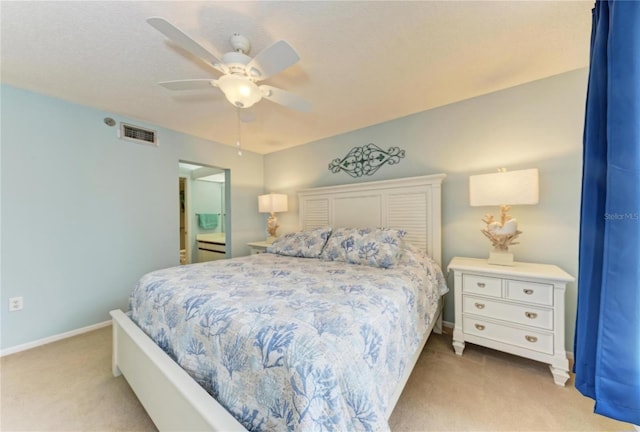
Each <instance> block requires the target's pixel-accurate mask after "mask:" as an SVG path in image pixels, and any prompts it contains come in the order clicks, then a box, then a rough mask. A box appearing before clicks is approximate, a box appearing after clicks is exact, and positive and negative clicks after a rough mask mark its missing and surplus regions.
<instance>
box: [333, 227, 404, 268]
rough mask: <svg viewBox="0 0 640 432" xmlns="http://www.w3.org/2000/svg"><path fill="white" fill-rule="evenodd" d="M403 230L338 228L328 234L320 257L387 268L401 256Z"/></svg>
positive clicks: (393, 264)
mask: <svg viewBox="0 0 640 432" xmlns="http://www.w3.org/2000/svg"><path fill="white" fill-rule="evenodd" d="M404 235H405V231H402V230H397V229H392V228H360V229H357V228H338V229H336V230H334V231H333V233H331V237H329V241H327V245H326V246H325V248H324V251H323V252H322V255H321V258H324V259H328V260H331V261H344V262H348V263H351V264H364V265H369V266H372V267H380V268H389V267H393V266H395V265H396V264H397V263H398V260H399V259H400V256H401V255H402V249H403V243H402V237H404Z"/></svg>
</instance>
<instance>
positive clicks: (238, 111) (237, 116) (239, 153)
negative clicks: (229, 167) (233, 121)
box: [236, 108, 242, 156]
mask: <svg viewBox="0 0 640 432" xmlns="http://www.w3.org/2000/svg"><path fill="white" fill-rule="evenodd" d="M236 118H237V120H238V140H237V141H236V147H237V148H238V156H242V148H241V147H240V108H236Z"/></svg>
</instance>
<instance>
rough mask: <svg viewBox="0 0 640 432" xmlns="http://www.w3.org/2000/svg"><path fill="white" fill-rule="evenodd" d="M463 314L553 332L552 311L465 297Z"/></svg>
mask: <svg viewBox="0 0 640 432" xmlns="http://www.w3.org/2000/svg"><path fill="white" fill-rule="evenodd" d="M462 308H463V309H462V312H463V313H464V314H474V315H479V316H481V317H488V318H495V319H498V320H502V321H509V322H514V323H518V324H524V325H527V326H532V327H538V328H542V329H546V330H553V310H552V309H542V308H535V307H529V306H526V305H519V304H513V303H505V302H500V301H493V300H487V299H483V298H480V297H472V296H465V297H464V304H463V306H462Z"/></svg>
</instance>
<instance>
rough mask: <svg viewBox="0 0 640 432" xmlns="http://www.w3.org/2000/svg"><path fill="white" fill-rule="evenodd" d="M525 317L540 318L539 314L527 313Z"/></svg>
mask: <svg viewBox="0 0 640 432" xmlns="http://www.w3.org/2000/svg"><path fill="white" fill-rule="evenodd" d="M524 315H525V316H526V317H527V318H530V319H536V318H537V317H538V314H537V313H535V312H525V313H524Z"/></svg>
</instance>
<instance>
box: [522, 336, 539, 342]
mask: <svg viewBox="0 0 640 432" xmlns="http://www.w3.org/2000/svg"><path fill="white" fill-rule="evenodd" d="M524 338H525V339H526V340H527V342H531V343H535V342H538V338H537V337H535V336H529V335H527V336H525V337H524Z"/></svg>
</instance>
